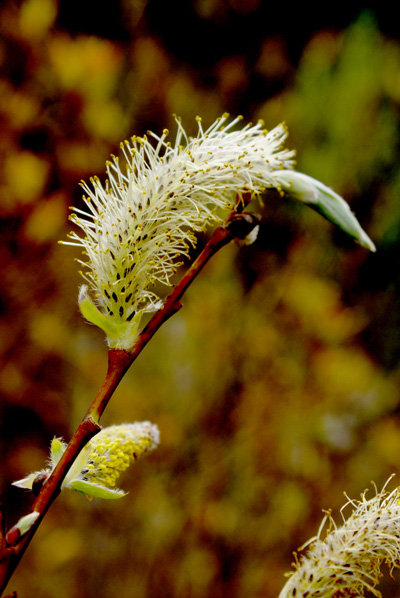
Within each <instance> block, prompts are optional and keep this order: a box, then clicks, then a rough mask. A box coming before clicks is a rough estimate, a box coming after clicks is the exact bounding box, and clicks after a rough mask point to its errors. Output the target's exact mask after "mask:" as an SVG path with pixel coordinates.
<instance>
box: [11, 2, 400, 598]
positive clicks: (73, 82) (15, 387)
mask: <svg viewBox="0 0 400 598" xmlns="http://www.w3.org/2000/svg"><path fill="white" fill-rule="evenodd" d="M333 10H334V9H333V8H332V7H331V10H330V11H328V9H327V8H326V6H324V7H322V6H321V8H319V9H313V11H312V13H311V9H309V11H310V12H309V13H308V12H307V9H306V8H304V6H303V5H299V6H298V7H297V8H293V9H290V10H289V8H288V7H287V5H286V4H285V3H270V2H263V1H262V0H186V1H185V0H182V1H180V2H179V1H178V2H164V1H163V0H158V1H157V0H153V1H151V0H150V1H146V0H119V1H116V0H115V1H113V2H109V3H96V2H93V1H86V2H77V0H63V1H60V2H56V0H25V1H23V2H17V1H10V0H6V1H5V2H2V3H1V6H0V36H1V39H0V166H1V177H0V217H1V223H0V226H1V235H0V267H1V278H0V281H1V282H0V311H1V320H0V425H1V436H0V452H1V470H0V486H1V496H2V501H3V504H4V507H5V509H6V513H7V522H8V523H9V524H13V523H15V521H16V519H17V518H18V517H20V516H21V515H23V514H24V513H25V512H26V510H27V508H28V507H29V505H30V504H31V500H32V497H31V496H30V495H29V493H24V492H23V491H21V490H18V489H16V488H12V487H11V486H10V483H11V482H12V481H13V480H15V479H19V478H21V477H23V476H24V475H26V474H27V473H29V472H31V471H35V470H38V469H41V468H42V467H43V464H44V462H45V461H46V458H47V455H48V446H49V443H50V440H51V438H52V437H53V436H54V435H57V436H63V437H64V438H65V439H68V438H69V437H70V435H71V433H72V432H73V430H74V429H75V427H76V426H77V424H78V423H79V421H80V419H81V417H82V416H83V414H84V413H85V411H86V409H87V406H88V405H89V403H90V402H91V400H92V398H93V397H94V395H95V393H96V391H97V389H98V387H99V386H100V384H101V382H102V380H103V377H104V374H105V368H106V359H107V356H106V348H105V344H104V341H103V338H102V335H101V333H100V332H99V331H98V330H97V329H95V328H94V327H90V326H88V325H87V324H85V322H84V321H83V320H82V318H81V316H80V314H79V312H78V309H77V305H76V298H77V289H78V285H79V284H80V282H81V280H80V278H79V274H78V269H79V265H78V264H77V263H76V262H75V261H74V259H75V258H79V252H78V251H76V250H75V248H71V247H66V246H62V245H59V244H58V243H57V242H58V240H59V239H65V237H66V234H67V232H68V231H69V230H70V226H71V225H70V224H68V213H69V212H68V207H69V206H71V205H76V206H79V205H80V202H81V191H80V188H79V185H78V183H79V181H80V180H81V179H85V180H87V179H88V178H89V177H90V176H91V175H94V174H97V175H98V176H100V177H103V172H104V162H105V160H106V159H107V158H108V156H109V154H110V153H111V152H114V153H117V152H118V145H119V142H120V141H122V140H123V139H124V138H127V137H129V136H130V135H132V134H139V135H140V134H143V133H145V132H146V131H147V129H149V128H151V129H152V130H154V131H156V132H160V131H161V130H162V129H163V128H164V127H168V128H169V129H170V130H171V131H173V130H174V121H173V117H172V114H173V113H176V114H178V115H180V116H181V117H182V119H183V121H184V124H185V127H186V128H187V130H188V131H189V132H191V133H195V131H196V126H195V120H194V117H195V116H196V115H197V114H200V115H201V116H202V117H203V122H204V124H206V125H207V124H211V123H212V122H213V121H214V119H215V118H216V117H217V116H219V115H220V114H222V113H223V112H225V111H229V112H230V113H232V115H236V114H238V113H241V114H243V115H244V117H245V119H246V120H252V121H254V120H255V119H258V118H263V119H264V120H265V123H266V126H267V127H268V128H272V127H273V126H275V125H276V124H278V123H279V122H281V121H283V120H285V121H286V123H287V125H288V127H289V130H290V137H289V141H288V146H289V147H294V148H296V149H297V151H298V168H299V170H301V171H303V172H306V173H307V174H309V175H311V176H315V177H316V178H319V179H320V180H322V181H323V182H325V183H326V184H328V185H330V186H332V187H334V188H335V190H337V191H338V192H340V193H341V194H342V195H343V196H345V197H346V199H347V200H348V201H349V203H350V205H351V207H352V209H353V210H354V211H355V212H356V214H357V216H358V217H359V219H360V221H361V223H362V225H363V226H364V228H365V229H366V230H367V231H368V233H369V234H370V236H371V237H372V238H373V239H374V241H375V242H376V244H377V247H378V251H377V253H376V254H368V252H366V251H365V250H363V249H362V248H360V247H358V246H356V245H355V244H353V243H352V242H351V241H349V240H348V239H347V238H345V237H344V235H342V234H341V233H340V232H339V231H336V230H335V229H334V228H333V227H332V226H331V225H329V224H328V223H327V222H326V221H324V220H323V219H321V218H320V217H319V216H318V215H317V214H315V213H314V212H312V211H311V210H308V209H307V208H306V207H304V206H301V205H300V204H297V203H295V202H291V201H289V200H282V199H281V198H280V197H279V196H277V195H274V194H270V195H269V196H268V197H266V198H265V207H264V210H263V221H262V225H261V231H260V234H259V237H258V240H257V241H256V243H255V244H254V245H252V246H251V247H242V248H239V247H238V246H235V245H232V246H229V247H226V248H225V249H224V250H223V251H221V252H220V253H219V255H218V256H217V257H216V258H215V259H214V260H213V261H212V262H210V264H209V265H208V266H207V268H206V270H205V271H204V272H203V273H202V274H201V276H200V277H199V278H198V280H197V281H196V282H195V284H193V285H192V287H191V288H190V290H189V291H188V293H187V295H186V296H185V300H184V309H182V310H181V312H180V313H179V314H177V315H175V316H174V317H173V318H172V319H171V320H170V321H169V322H168V323H167V324H166V325H164V327H163V328H162V329H161V330H160V331H159V332H158V333H157V335H156V337H155V338H154V339H153V340H152V342H151V343H150V345H149V346H148V347H147V348H146V349H145V351H144V353H143V354H142V355H141V356H140V358H139V359H138V361H137V362H136V363H135V365H134V367H133V368H132V370H131V371H130V372H129V373H128V375H127V376H126V379H125V380H124V381H123V383H122V384H121V386H120V387H119V389H118V390H117V392H116V394H115V396H114V397H113V399H112V401H111V403H110V405H109V407H108V409H107V411H106V413H105V415H104V418H103V423H104V424H111V423H120V422H124V421H136V420H147V419H148V420H151V421H153V422H155V423H157V424H158V425H159V427H160V430H161V437H162V444H161V446H160V448H159V449H158V450H157V451H156V452H155V453H153V454H152V455H151V456H150V457H148V458H147V459H144V460H143V461H140V462H138V463H137V464H135V466H134V468H133V469H131V470H130V471H129V473H128V474H127V475H126V476H125V477H124V478H123V479H122V480H121V486H122V487H123V488H124V489H126V490H129V495H128V496H127V497H125V498H124V499H122V500H120V501H117V502H113V503H112V504H110V503H108V502H106V501H96V500H94V501H92V502H91V503H89V502H88V501H87V500H86V499H85V498H84V497H82V496H79V495H77V494H76V495H75V494H72V493H63V495H62V496H61V497H60V498H59V499H58V500H57V501H56V503H55V504H54V505H53V506H52V508H51V510H50V512H49V513H48V515H47V517H46V519H45V521H44V522H43V524H42V526H41V528H40V530H39V532H38V533H37V535H36V536H35V538H34V541H33V543H32V544H31V546H30V547H29V549H28V551H27V553H26V555H25V557H24V559H23V561H22V562H21V565H20V567H19V569H18V571H17V573H16V574H15V576H14V578H13V580H12V582H11V583H10V586H9V588H10V590H11V589H16V590H17V591H18V595H19V596H21V597H24V596H26V597H28V596H35V598H50V597H55V596H57V598H64V597H65V598H67V597H68V598H70V597H71V596H79V597H80V598H86V597H87V598H89V597H94V596H96V598H106V597H107V598H114V597H115V598H116V597H118V598H120V597H131V596H132V597H135V598H167V597H168V598H222V597H225V596H229V598H244V597H246V598H270V597H271V598H272V597H275V596H277V595H278V593H279V591H280V589H281V588H282V586H283V584H284V581H285V578H284V573H285V572H287V571H289V570H290V566H291V562H292V560H293V557H292V552H293V550H295V549H297V548H298V547H299V546H300V545H301V544H302V543H304V542H305V541H306V540H308V539H309V538H310V537H311V536H313V535H315V533H316V532H317V530H318V527H319V523H320V520H321V517H322V513H321V510H322V509H326V508H329V507H332V508H333V511H334V513H336V514H337V516H338V519H340V515H339V514H338V511H339V509H340V507H341V506H342V504H343V503H344V501H345V499H344V497H343V491H347V492H348V493H349V495H351V496H353V497H357V496H359V494H360V493H361V492H362V491H363V490H364V489H365V488H366V487H367V486H369V485H370V481H371V480H374V481H375V482H376V484H377V486H378V487H381V486H382V485H383V484H384V483H385V481H386V480H387V478H388V477H389V475H390V474H392V473H397V474H399V463H400V419H399V406H400V392H399V378H400V367H399V349H400V340H399V332H400V309H399V308H400V305H399V303H400V297H399V291H400V276H399V263H398V254H399V248H400V166H399V134H398V130H399V111H400V41H399V39H398V37H397V34H398V30H397V24H396V23H395V22H394V20H393V18H392V16H391V15H387V14H385V13H383V12H381V11H380V10H379V9H376V10H375V11H372V12H365V11H363V10H356V9H353V10H351V9H350V8H349V9H348V11H347V12H342V13H337V14H335V12H333ZM202 242H204V239H200V241H199V243H200V246H201V243H202ZM396 479H397V480H400V478H398V477H397V478H395V480H394V481H393V482H392V483H391V487H394V486H395V484H396ZM397 483H400V482H397ZM371 492H373V491H372V490H371ZM397 578H398V579H400V576H399V575H398V576H397ZM382 589H383V591H384V594H386V595H387V596H394V595H398V594H399V592H400V582H397V583H396V582H393V581H389V580H387V579H386V578H385V579H384V581H383V586H382Z"/></svg>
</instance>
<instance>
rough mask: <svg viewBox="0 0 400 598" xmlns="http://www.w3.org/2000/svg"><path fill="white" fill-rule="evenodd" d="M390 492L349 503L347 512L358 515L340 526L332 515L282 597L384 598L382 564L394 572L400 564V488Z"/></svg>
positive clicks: (328, 517) (312, 543)
mask: <svg viewBox="0 0 400 598" xmlns="http://www.w3.org/2000/svg"><path fill="white" fill-rule="evenodd" d="M385 488H386V485H385ZM385 488H384V489H383V490H382V492H380V493H378V492H377V493H376V496H374V497H373V498H371V499H369V500H367V497H366V493H364V494H363V495H362V496H361V500H360V501H353V500H349V501H348V502H347V503H346V505H345V506H344V507H343V509H345V508H349V507H352V508H353V512H352V514H351V515H350V516H349V517H348V518H347V519H344V523H343V525H342V526H340V527H337V526H336V524H335V523H334V521H333V519H332V517H331V516H330V514H329V513H328V514H326V516H325V518H324V520H323V522H322V524H321V527H320V532H319V534H318V536H317V537H316V538H314V539H312V540H311V541H310V542H309V543H308V551H307V554H306V555H303V556H301V557H300V558H299V559H298V558H296V561H297V562H296V563H295V565H294V567H295V571H294V572H293V573H291V574H290V577H289V580H288V581H287V583H286V585H285V586H284V588H283V589H282V591H281V593H280V595H279V598H294V597H296V598H317V597H318V598H331V597H335V598H339V597H342V596H343V597H344V596H363V595H364V591H369V592H372V593H373V594H374V595H375V596H380V595H381V594H380V592H379V591H378V590H377V589H376V586H377V584H378V582H379V579H380V577H381V566H382V564H383V563H386V565H387V566H388V567H389V570H390V572H392V570H393V569H394V568H395V567H399V565H400V505H399V496H400V489H399V488H396V489H395V490H393V492H391V493H388V492H386V491H385ZM343 509H342V511H343ZM327 523H328V525H329V529H328V532H327V534H326V537H325V538H324V539H322V538H321V536H322V533H323V530H324V529H325V527H326V525H325V524H327Z"/></svg>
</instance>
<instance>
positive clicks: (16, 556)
mask: <svg viewBox="0 0 400 598" xmlns="http://www.w3.org/2000/svg"><path fill="white" fill-rule="evenodd" d="M239 211H240V210H237V211H235V212H233V213H232V214H231V215H230V216H229V217H228V218H227V220H226V223H225V225H223V226H220V227H218V228H217V229H216V230H215V231H214V232H213V234H212V235H211V237H210V239H209V241H208V242H207V243H206V245H205V247H204V248H203V250H202V251H201V252H200V254H199V256H198V257H197V259H196V260H195V261H194V262H193V264H192V265H191V266H190V268H188V270H187V272H186V273H185V274H184V276H183V277H182V279H181V280H180V282H179V283H178V284H177V285H176V287H175V288H174V289H173V290H172V291H171V293H170V294H169V295H168V297H167V299H166V300H165V302H164V305H163V307H162V308H161V309H160V310H159V311H157V312H156V313H155V314H154V315H153V316H152V318H151V319H150V321H149V322H148V324H147V325H146V326H145V328H144V329H143V331H142V332H141V333H140V335H139V337H138V340H137V342H136V344H135V346H134V348H133V349H132V350H131V351H125V350H123V349H110V350H109V352H108V369H107V374H106V378H105V380H104V382H103V385H102V386H101V388H100V390H99V392H98V393H97V395H96V397H95V399H94V401H93V403H92V404H91V406H90V407H89V409H88V411H87V413H86V415H85V417H84V418H83V420H82V422H81V423H80V425H79V427H78V428H77V430H76V432H75V433H74V435H73V436H72V438H71V441H70V443H69V444H68V446H67V448H66V450H65V452H64V454H63V455H62V457H61V459H60V461H59V462H58V464H57V466H56V467H55V469H54V471H53V472H52V474H51V475H50V477H49V478H48V479H47V480H46V482H45V483H44V484H43V486H42V488H41V490H40V492H39V494H38V496H37V498H36V500H35V501H34V503H33V505H32V508H31V512H34V511H36V512H37V513H39V516H38V518H37V520H36V521H35V523H34V524H33V525H32V527H31V528H30V529H29V530H28V531H27V532H26V533H25V534H24V535H23V536H22V537H21V539H20V540H19V541H18V542H17V543H16V545H15V546H14V545H11V544H10V543H8V542H7V539H6V537H1V534H0V595H1V593H2V592H3V591H4V589H5V587H6V585H7V583H8V581H9V579H10V577H11V576H12V574H13V572H14V571H15V569H16V567H17V566H18V564H19V562H20V560H21V558H22V556H23V554H24V552H25V550H26V548H27V546H28V544H29V542H30V541H31V539H32V537H33V535H34V534H35V532H36V530H37V528H38V526H39V525H40V522H41V521H42V519H43V517H44V516H45V514H46V513H47V510H48V509H49V507H50V505H51V504H52V502H53V501H54V500H55V498H56V497H57V496H58V495H59V494H60V492H61V486H62V482H63V480H64V478H65V476H66V475H67V473H68V471H69V469H70V467H71V465H72V464H73V462H74V461H75V459H76V457H77V456H78V454H79V452H80V451H81V450H82V448H83V447H84V446H85V445H86V443H87V442H88V441H89V440H90V439H91V438H92V437H93V436H94V435H95V434H97V433H98V432H99V431H100V429H101V428H100V426H99V424H98V422H99V421H100V417H101V415H102V414H103V412H104V409H105V408H106V406H107V404H108V402H109V400H110V398H111V396H112V395H113V393H114V391H115V389H116V388H117V386H118V384H119V382H120V381H121V380H122V378H123V376H124V375H125V373H126V371H127V370H128V369H129V367H130V366H131V364H132V363H133V362H134V361H135V359H136V357H137V356H138V355H139V354H140V353H141V352H142V350H143V349H144V347H145V346H146V345H147V343H148V342H149V340H150V339H151V338H152V337H153V335H154V334H155V333H156V331H157V330H158V329H159V328H160V326H161V325H162V324H163V323H164V322H166V321H167V320H168V319H169V318H170V317H171V316H172V315H173V314H175V313H176V312H177V311H179V309H180V308H181V299H182V296H183V294H184V293H185V291H186V290H187V289H188V287H189V286H190V284H191V283H192V282H193V280H194V279H195V278H196V276H197V275H198V273H199V272H200V271H201V270H202V268H203V267H204V266H205V265H206V263H207V262H208V261H209V260H210V258H211V257H212V256H213V255H215V253H217V251H219V249H221V248H222V247H224V246H225V245H227V244H228V243H229V242H230V241H231V240H232V239H233V238H235V237H238V238H243V236H244V235H243V234H238V230H237V222H238V218H239V219H240V218H241V217H242V215H240V214H238V212H239ZM244 216H245V215H243V217H244ZM232 224H234V226H233V227H232V226H231V225H232ZM247 226H249V223H248V221H247ZM253 226H254V224H253V225H252V227H253Z"/></svg>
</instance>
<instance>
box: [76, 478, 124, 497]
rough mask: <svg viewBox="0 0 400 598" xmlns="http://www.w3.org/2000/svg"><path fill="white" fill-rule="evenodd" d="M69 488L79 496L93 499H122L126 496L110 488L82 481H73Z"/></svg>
mask: <svg viewBox="0 0 400 598" xmlns="http://www.w3.org/2000/svg"><path fill="white" fill-rule="evenodd" d="M69 488H72V490H75V492H79V493H80V494H85V495H86V496H93V497H95V498H109V499H114V498H122V497H123V496H125V494H126V493H125V492H124V491H123V490H112V489H111V488H106V487H105V486H100V485H98V484H93V483H92V482H86V481H84V480H74V481H73V482H70V484H69Z"/></svg>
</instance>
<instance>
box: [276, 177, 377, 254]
mask: <svg viewBox="0 0 400 598" xmlns="http://www.w3.org/2000/svg"><path fill="white" fill-rule="evenodd" d="M275 177H276V179H277V182H278V184H279V187H280V188H281V189H282V191H283V192H284V193H287V195H290V196H291V197H294V198H295V199H298V200H299V201H301V202H303V203H305V204H307V205H308V206H309V207H310V208H312V209H313V210H315V211H316V212H318V213H319V214H321V215H322V216H323V217H324V218H326V219H327V220H329V221H330V222H332V223H333V224H335V225H336V226H338V227H339V228H340V229H341V230H342V231H344V232H345V233H347V234H348V235H349V236H350V237H352V238H353V239H355V240H356V241H357V243H359V244H360V245H362V246H363V247H365V248H366V249H369V250H370V251H376V248H375V245H374V244H373V242H372V241H371V239H370V238H369V237H368V235H367V234H366V233H365V231H364V230H363V229H362V228H361V226H360V224H359V222H358V220H357V218H356V217H355V216H354V214H353V212H352V211H351V209H350V207H349V205H348V204H347V203H346V202H345V200H344V199H343V198H342V197H340V195H338V194H337V193H335V192H334V191H333V189H330V188H329V187H327V186H326V185H324V184H323V183H321V182H320V181H317V180H316V179H313V178H312V177H310V176H307V175H306V174H302V173H301V172H296V171H295V170H281V171H277V172H276V173H275Z"/></svg>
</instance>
